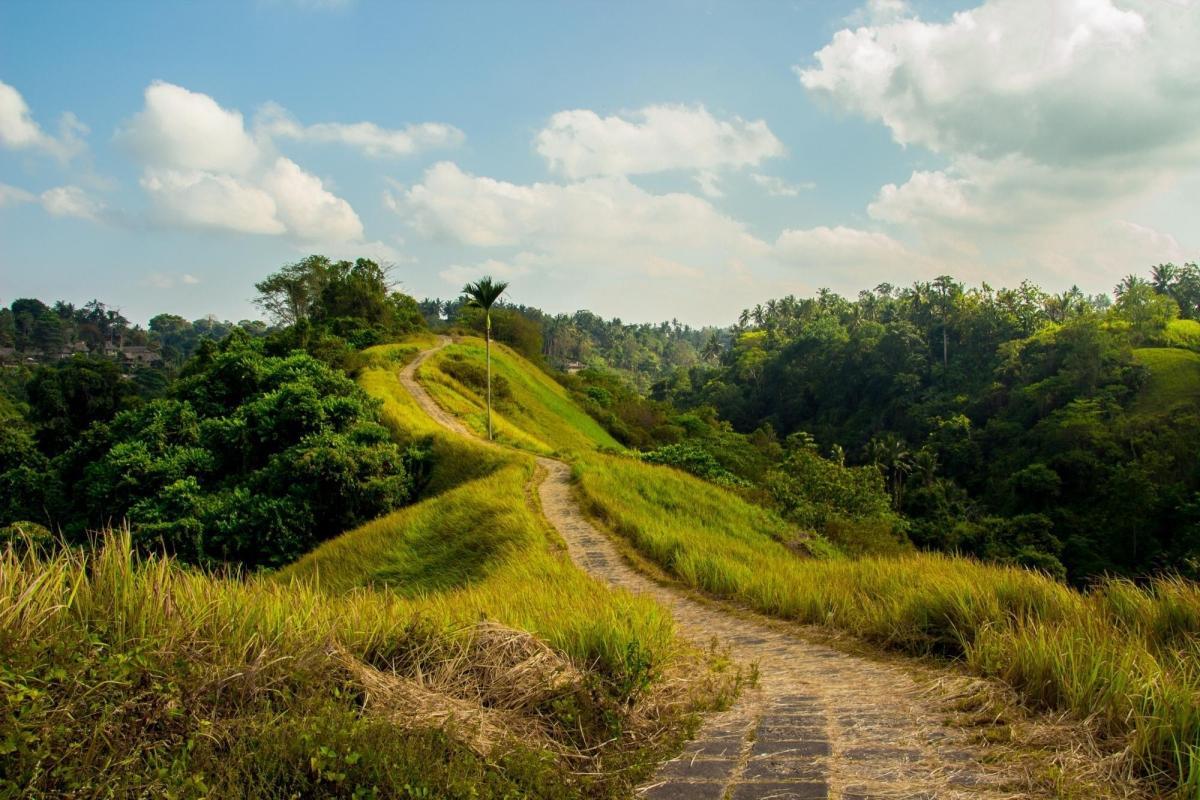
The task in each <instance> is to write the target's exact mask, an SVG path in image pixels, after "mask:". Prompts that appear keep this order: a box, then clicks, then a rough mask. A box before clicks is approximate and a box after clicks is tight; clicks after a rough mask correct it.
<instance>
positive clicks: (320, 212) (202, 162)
mask: <svg viewBox="0 0 1200 800" xmlns="http://www.w3.org/2000/svg"><path fill="white" fill-rule="evenodd" d="M116 138H117V140H118V141H119V142H121V143H122V144H124V145H125V146H126V147H127V148H128V149H129V150H130V152H132V153H133V155H134V157H135V158H137V159H138V160H139V161H140V162H141V163H142V164H143V166H144V171H143V174H142V179H141V186H142V188H143V189H144V190H145V192H146V194H147V195H148V196H149V197H150V199H151V201H152V203H153V207H154V210H153V217H154V219H155V220H157V221H158V222H160V223H163V224H171V225H179V226H184V227H194V228H212V229H225V230H232V231H238V232H242V233H256V234H267V235H288V236H291V237H292V238H294V239H297V240H299V241H303V242H317V241H320V242H348V241H349V242H360V241H361V240H362V238H363V226H362V222H361V221H360V220H359V218H358V215H357V214H356V213H355V212H354V209H353V208H352V207H351V206H350V204H349V203H347V202H346V201H345V200H343V199H341V198H340V197H337V196H336V195H334V194H333V193H332V192H330V191H329V190H328V189H326V188H325V186H324V183H323V182H322V181H321V179H320V178H318V177H317V176H315V175H312V174H310V173H308V172H305V171H304V170H303V169H302V168H301V167H300V166H299V165H298V164H296V163H295V162H294V161H291V160H290V159H287V158H283V157H281V156H278V155H276V154H275V153H274V152H273V150H272V148H271V147H270V142H269V141H260V140H259V139H257V138H256V137H254V136H251V135H250V133H249V132H248V131H247V130H246V125H245V120H244V118H243V116H242V114H241V113H240V112H239V111H236V110H232V109H226V108H223V107H222V106H221V105H220V104H218V103H217V102H216V100H214V99H213V98H211V97H209V96H208V95H206V94H202V93H200V92H193V91H190V90H188V89H185V88H183V87H181V86H175V85H173V84H169V83H164V82H162V81H156V82H155V83H152V84H151V85H150V86H149V87H147V89H146V92H145V106H144V107H143V109H142V110H141V111H140V112H138V113H137V114H135V115H134V116H133V117H132V118H131V119H130V120H129V121H128V122H127V123H126V124H125V125H124V126H123V127H122V128H121V129H120V130H119V131H118V132H117V137H116Z"/></svg>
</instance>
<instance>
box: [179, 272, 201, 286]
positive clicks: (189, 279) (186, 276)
mask: <svg viewBox="0 0 1200 800" xmlns="http://www.w3.org/2000/svg"><path fill="white" fill-rule="evenodd" d="M179 280H180V281H182V282H183V283H184V284H185V285H187V286H195V285H196V284H198V283H200V279H199V278H197V277H196V276H195V275H192V274H191V273H189V272H185V273H183V275H182V276H181V277H180V278H179Z"/></svg>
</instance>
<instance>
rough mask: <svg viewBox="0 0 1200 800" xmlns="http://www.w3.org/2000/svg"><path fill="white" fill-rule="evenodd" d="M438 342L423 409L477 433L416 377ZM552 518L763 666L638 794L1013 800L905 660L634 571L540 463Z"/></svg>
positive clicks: (571, 546)
mask: <svg viewBox="0 0 1200 800" xmlns="http://www.w3.org/2000/svg"><path fill="white" fill-rule="evenodd" d="M448 343H449V340H448V339H443V340H442V341H441V343H440V344H439V346H438V348H435V349H434V350H428V351H425V352H423V353H421V354H420V355H419V356H418V357H417V358H416V359H415V360H414V361H413V362H411V363H410V364H409V365H408V366H406V367H405V368H404V369H403V370H402V371H401V373H400V380H401V382H402V384H403V385H404V386H405V388H406V389H407V390H408V391H409V392H410V393H411V394H412V396H413V398H414V399H415V400H416V402H417V403H418V404H419V405H420V406H421V408H423V409H424V410H425V411H426V412H427V413H428V414H429V415H430V416H431V417H432V418H433V419H434V420H435V421H437V422H438V423H439V424H441V425H442V426H444V427H445V428H447V429H449V430H451V431H453V432H455V433H459V434H462V435H465V436H469V435H472V434H471V432H470V431H469V430H468V429H467V428H466V426H465V425H463V423H462V422H461V421H460V420H458V419H457V418H455V417H454V416H452V415H450V414H448V413H447V412H446V411H444V410H443V409H442V408H441V407H439V406H438V405H437V404H436V403H435V402H434V400H433V398H432V397H430V396H429V394H428V393H427V392H426V391H425V389H424V388H423V387H422V386H421V385H420V383H418V382H417V379H416V371H417V369H418V368H419V367H420V365H421V363H423V362H424V361H425V359H426V358H428V357H429V355H431V354H432V353H433V352H436V350H437V349H440V348H441V347H444V346H445V345H446V344H448ZM537 461H538V464H539V465H540V466H541V467H542V468H543V470H544V471H545V478H544V479H543V480H542V482H541V484H540V485H539V486H538V492H539V495H540V497H541V502H542V509H543V511H544V513H545V515H546V518H547V519H548V520H549V521H550V523H551V524H552V525H553V526H554V528H555V529H557V530H558V532H559V533H560V534H561V535H562V537H563V539H564V540H565V541H566V543H567V548H568V551H569V552H570V556H571V558H572V559H573V560H574V561H575V563H576V564H578V565H579V566H580V567H581V568H582V569H584V570H586V571H587V572H589V573H590V574H592V575H594V576H596V577H597V578H599V579H601V580H604V581H607V582H608V583H610V584H613V585H615V586H620V587H623V588H625V589H628V590H630V591H632V592H636V593H638V594H644V595H649V596H651V597H653V598H654V599H655V600H657V601H658V602H659V603H661V604H662V605H664V606H665V607H667V608H669V609H670V610H671V612H672V613H673V615H674V616H675V619H676V621H677V623H678V626H679V629H680V630H681V632H682V633H683V635H685V636H687V637H689V638H691V639H693V640H694V641H696V642H697V643H700V644H704V643H708V642H710V641H712V639H713V637H716V638H717V639H718V640H719V641H721V642H723V643H726V644H728V645H729V646H730V648H731V649H732V654H733V656H734V657H735V658H737V659H739V660H742V661H745V662H757V663H758V665H759V671H760V680H759V685H758V687H757V688H756V689H754V690H751V691H747V692H746V693H744V695H743V696H742V697H741V698H740V700H739V702H738V703H737V704H736V705H735V706H734V708H732V709H731V710H729V711H727V712H724V713H722V714H717V715H714V716H712V717H711V718H709V719H708V720H707V721H706V723H705V725H704V727H703V728H702V730H701V732H700V734H699V736H698V737H697V738H696V740H695V741H693V742H691V743H689V744H688V746H687V747H686V748H685V750H684V752H683V754H682V755H681V756H680V757H679V758H676V759H674V760H672V761H669V762H667V763H666V764H664V765H663V766H662V767H661V768H660V769H659V771H658V773H657V774H656V775H655V778H654V780H653V781H651V782H650V783H649V784H647V785H646V786H644V787H643V788H642V789H641V790H639V793H640V794H641V796H642V797H645V798H649V799H650V800H722V798H729V800H767V799H768V798H770V799H771V800H815V799H816V798H840V799H841V800H866V798H911V799H912V800H917V798H939V800H940V799H942V798H947V799H952V798H995V799H998V798H1010V797H1021V796H1026V795H1024V794H1020V793H1013V792H1011V791H1009V792H1006V791H1002V790H1001V789H1000V788H999V787H1000V785H1001V777H1000V776H999V775H997V774H995V772H994V771H993V769H989V768H988V767H987V766H986V765H985V764H984V759H983V756H984V753H983V752H981V751H979V750H978V749H977V748H975V747H973V746H972V745H971V744H970V739H971V737H970V736H969V735H968V734H967V733H966V732H965V731H963V730H961V729H959V728H955V727H953V726H950V725H947V724H945V723H944V722H942V720H941V719H940V717H939V715H937V714H934V713H931V712H930V711H929V710H928V709H929V706H930V702H929V697H928V687H927V686H925V685H923V684H921V683H918V681H917V680H915V679H914V677H913V676H912V674H911V673H910V672H909V671H908V670H905V669H901V668H900V667H898V666H894V665H889V664H886V663H880V662H876V661H871V660H868V659H865V658H859V657H856V656H851V655H847V654H845V653H843V652H841V651H839V650H835V649H833V648H830V647H827V646H824V645H820V644H814V643H811V642H808V641H805V640H804V639H802V638H800V637H798V636H795V635H792V634H789V633H785V632H781V631H779V630H777V629H776V628H775V627H772V626H770V625H767V624H762V623H758V622H756V621H754V620H753V619H747V618H745V617H743V616H741V615H734V614H731V613H727V612H724V611H722V610H720V609H719V608H716V607H713V606H710V605H707V604H703V603H699V602H696V601H694V600H691V599H689V598H687V597H684V596H683V595H681V594H679V593H677V592H675V591H673V590H671V589H670V588H668V587H664V586H661V585H659V584H657V583H655V582H654V581H652V580H650V579H649V578H647V577H645V576H644V575H642V574H641V573H639V572H637V571H636V570H635V569H633V568H632V567H630V566H629V565H628V564H627V563H626V562H625V560H624V559H623V558H622V557H621V555H620V553H619V551H618V550H617V548H616V546H615V545H614V544H613V542H612V541H611V540H610V539H609V538H608V537H607V536H605V535H604V534H603V533H601V532H600V531H599V530H597V529H596V527H595V526H594V525H592V523H591V522H589V521H588V519H587V518H586V517H585V516H584V515H583V513H582V512H581V511H580V509H579V506H578V504H577V503H576V502H575V499H574V497H573V495H572V493H571V482H570V476H571V470H570V467H569V466H568V465H567V464H565V463H564V462H562V461H558V460H556V459H551V458H538V459H537Z"/></svg>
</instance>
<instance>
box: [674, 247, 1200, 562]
mask: <svg viewBox="0 0 1200 800" xmlns="http://www.w3.org/2000/svg"><path fill="white" fill-rule="evenodd" d="M1115 294H1116V300H1115V302H1112V301H1109V298H1108V297H1106V296H1099V297H1086V296H1084V295H1083V294H1082V293H1081V292H1079V291H1078V290H1076V289H1072V290H1071V291H1068V292H1065V293H1063V294H1058V295H1055V294H1050V293H1047V292H1044V291H1042V290H1041V289H1039V288H1038V287H1036V286H1034V285H1032V284H1030V283H1023V284H1021V286H1019V287H1017V288H1015V289H1000V290H995V289H992V288H991V287H988V286H986V285H984V286H981V287H978V288H967V287H965V286H964V285H963V284H962V283H959V282H957V281H955V280H953V279H952V278H950V277H942V278H939V279H938V280H936V281H933V282H929V283H918V284H915V285H913V286H911V287H907V288H897V287H893V286H890V285H887V284H884V285H881V286H879V287H877V288H876V289H874V290H873V291H864V292H862V293H860V294H859V296H858V298H857V299H855V300H849V299H847V298H844V297H841V296H839V295H837V294H834V293H831V292H828V291H822V292H821V293H819V294H818V295H817V296H816V297H811V298H803V299H798V298H795V297H785V298H782V299H780V300H775V301H772V302H770V303H767V304H766V305H764V306H760V307H757V308H755V309H753V310H748V311H746V312H744V313H743V314H742V316H741V319H740V321H739V323H738V324H737V325H736V326H734V328H733V330H732V336H731V338H730V344H729V346H728V347H726V348H723V349H722V352H721V353H720V356H719V359H718V360H717V361H716V362H715V363H705V362H701V363H699V364H696V365H694V366H692V367H689V368H679V369H676V370H675V371H674V372H673V373H672V374H671V375H670V376H668V377H667V378H665V379H663V380H660V381H658V382H657V383H656V384H655V385H654V387H653V392H652V396H653V398H655V399H657V400H659V401H662V402H663V403H665V404H668V405H670V406H674V407H678V408H681V409H712V410H713V412H715V414H716V416H718V417H720V418H721V419H724V420H728V421H729V422H730V423H731V424H732V426H733V428H734V429H735V430H737V431H741V432H744V433H750V432H753V431H757V432H758V435H759V436H769V437H777V438H780V439H783V438H787V437H789V436H794V435H796V434H803V435H804V436H805V437H807V438H809V439H811V442H812V447H813V448H816V449H819V450H820V451H821V452H822V453H823V454H825V455H827V456H829V457H830V458H831V459H832V460H834V461H836V462H838V463H843V462H844V463H846V464H848V465H851V466H853V465H865V466H871V467H873V468H874V469H875V470H876V471H877V472H878V475H879V477H880V478H881V479H882V481H883V482H884V485H885V488H886V491H887V494H888V496H889V497H890V501H891V505H892V509H893V510H894V511H895V512H898V513H900V514H902V515H903V520H904V527H905V529H906V532H907V535H908V536H909V537H910V538H911V540H912V541H913V542H914V543H916V544H917V545H918V546H921V547H925V548H931V549H940V550H950V551H957V552H964V553H968V554H972V555H976V556H979V557H983V558H988V559H995V560H1004V561H1016V562H1019V563H1024V564H1027V565H1030V566H1035V567H1038V568H1042V569H1045V570H1047V571H1050V572H1052V573H1055V574H1058V575H1067V576H1069V577H1070V578H1072V579H1074V580H1085V579H1087V578H1088V577H1089V576H1093V575H1098V574H1101V573H1119V574H1132V575H1139V574H1145V573H1148V572H1156V571H1162V570H1179V571H1184V572H1188V573H1192V574H1195V573H1196V572H1197V570H1198V568H1200V563H1198V562H1197V558H1198V557H1200V494H1198V490H1200V454H1198V453H1197V451H1196V449H1195V442H1196V441H1197V437H1198V435H1200V355H1197V351H1200V322H1197V321H1196V320H1197V318H1200V269H1197V266H1196V265H1195V264H1188V265H1184V266H1182V267H1176V266H1174V265H1169V264H1168V265H1162V266H1159V267H1156V268H1155V269H1154V271H1153V273H1152V274H1151V276H1150V277H1149V279H1145V278H1140V277H1136V276H1130V277H1128V278H1126V279H1125V280H1123V281H1122V282H1121V284H1120V285H1118V286H1117V288H1116V291H1115Z"/></svg>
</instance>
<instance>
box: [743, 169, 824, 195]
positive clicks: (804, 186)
mask: <svg viewBox="0 0 1200 800" xmlns="http://www.w3.org/2000/svg"><path fill="white" fill-rule="evenodd" d="M750 180H752V181H754V183H755V184H756V185H758V186H759V187H760V188H762V189H763V190H765V191H766V193H767V194H769V195H771V196H772V197H797V196H798V195H799V194H800V192H802V191H806V190H808V189H815V188H817V185H816V184H815V183H813V182H812V181H805V182H804V183H788V182H787V181H785V180H784V179H783V178H780V177H777V176H775V175H763V174H761V173H758V172H755V173H752V174H751V175H750Z"/></svg>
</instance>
